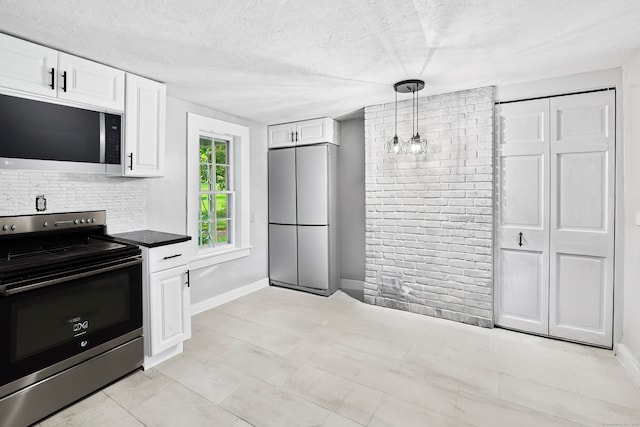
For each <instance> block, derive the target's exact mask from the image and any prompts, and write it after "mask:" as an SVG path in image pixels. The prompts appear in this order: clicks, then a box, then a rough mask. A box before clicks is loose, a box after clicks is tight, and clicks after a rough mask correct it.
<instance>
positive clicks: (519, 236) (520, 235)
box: [518, 231, 523, 246]
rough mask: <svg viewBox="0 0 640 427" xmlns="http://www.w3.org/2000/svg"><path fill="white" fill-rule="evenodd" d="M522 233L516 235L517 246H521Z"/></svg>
mask: <svg viewBox="0 0 640 427" xmlns="http://www.w3.org/2000/svg"><path fill="white" fill-rule="evenodd" d="M522 236H523V234H522V231H521V232H520V233H518V246H522Z"/></svg>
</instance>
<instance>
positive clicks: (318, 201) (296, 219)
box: [269, 144, 339, 295]
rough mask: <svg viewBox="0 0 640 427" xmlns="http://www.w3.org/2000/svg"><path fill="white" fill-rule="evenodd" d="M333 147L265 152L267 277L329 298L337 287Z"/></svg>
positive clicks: (291, 148)
mask: <svg viewBox="0 0 640 427" xmlns="http://www.w3.org/2000/svg"><path fill="white" fill-rule="evenodd" d="M337 154H338V149H337V146H335V145H333V144H319V145H307V146H299V147H289V148H278V149H271V150H269V278H270V283H271V284H272V285H275V286H284V287H288V288H294V289H299V290H304V291H307V292H312V293H316V294H320V295H331V294H332V293H333V292H334V291H335V290H336V289H338V287H339V256H338V255H339V254H338V245H337V242H338V230H337V206H336V201H337V166H338V162H337V160H338V157H337Z"/></svg>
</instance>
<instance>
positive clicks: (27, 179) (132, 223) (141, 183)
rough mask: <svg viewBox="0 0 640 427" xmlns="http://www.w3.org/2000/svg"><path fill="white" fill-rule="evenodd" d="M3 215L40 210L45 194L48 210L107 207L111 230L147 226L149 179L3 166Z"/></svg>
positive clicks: (0, 186)
mask: <svg viewBox="0 0 640 427" xmlns="http://www.w3.org/2000/svg"><path fill="white" fill-rule="evenodd" d="M0 189H2V191H0V215H24V214H35V213H36V204H35V203H36V196H38V195H40V194H44V195H45V197H46V199H47V210H46V212H44V213H54V212H71V211H86V210H102V209H104V210H106V211H107V226H108V232H109V233H119V232H123V231H131V230H138V229H144V228H146V223H147V220H146V211H147V182H146V180H144V179H135V178H122V177H113V176H107V175H97V174H90V173H67V172H43V171H27V170H0Z"/></svg>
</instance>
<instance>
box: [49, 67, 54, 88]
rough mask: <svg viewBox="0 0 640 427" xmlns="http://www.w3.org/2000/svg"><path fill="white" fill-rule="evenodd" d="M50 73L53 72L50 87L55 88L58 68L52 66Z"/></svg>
mask: <svg viewBox="0 0 640 427" xmlns="http://www.w3.org/2000/svg"><path fill="white" fill-rule="evenodd" d="M49 74H51V83H49V87H50V88H51V89H55V88H56V69H55V68H53V67H51V71H49Z"/></svg>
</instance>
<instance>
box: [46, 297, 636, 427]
mask: <svg viewBox="0 0 640 427" xmlns="http://www.w3.org/2000/svg"><path fill="white" fill-rule="evenodd" d="M41 425H42V426H62V425H64V426H86V425H93V426H118V427H125V426H140V425H147V426H199V425H202V426H238V427H239V426H250V425H253V426H306V425H315V426H359V425H366V426H376V427H377V426H402V427H406V426H440V425H443V426H560V425H593V426H603V425H608V426H615V425H617V426H622V425H624V426H640V388H638V387H636V386H634V384H633V383H632V382H631V380H630V378H629V377H628V375H627V373H626V372H625V371H624V369H623V368H622V367H621V366H620V365H619V363H618V361H617V360H616V359H615V357H614V356H613V353H612V352H611V351H607V350H601V349H596V348H591V347H586V346H580V345H576V344H570V343H565V342H560V341H555V340H550V339H544V338H539V337H534V336H529V335H525V334H518V333H514V332H510V331H506V330H502V329H493V330H490V329H482V328H478V327H473V326H468V325H462V324H458V323H454V322H449V321H445V320H440V319H433V318H429V317H425V316H419V315H414V314H410V313H405V312H400V311H394V310H389V309H384V308H380V307H373V306H370V305H366V304H363V303H361V302H359V301H357V300H356V299H354V298H351V297H349V296H348V295H346V294H344V293H342V292H337V293H336V294H335V295H333V296H332V297H330V298H323V297H318V296H313V295H308V294H304V293H300V292H296V291H291V290H285V289H278V288H266V289H263V290H260V291H258V292H255V293H253V294H251V295H247V296H245V297H243V298H241V299H238V300H235V301H233V302H230V303H228V304H225V305H223V306H220V307H218V308H216V309H213V310H210V311H208V312H205V313H202V314H199V315H197V316H195V317H194V318H193V338H192V339H191V340H190V341H188V342H187V343H186V344H185V352H184V353H183V354H182V355H180V356H178V357H175V358H173V359H171V360H170V361H167V362H165V363H163V364H161V365H159V366H157V367H156V368H153V369H150V370H148V371H145V372H142V371H138V372H135V373H133V374H132V375H129V376H128V377H126V378H124V379H123V380H121V381H119V382H117V383H115V384H113V385H111V386H109V387H107V388H105V389H104V390H102V391H100V392H97V393H95V394H93V395H91V396H90V397H88V398H86V399H84V400H82V401H80V402H78V403H76V404H75V405H72V406H70V407H69V408H67V409H65V410H63V411H61V412H59V413H57V414H55V415H53V416H51V417H49V418H48V419H45V420H43V421H42V422H41Z"/></svg>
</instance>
